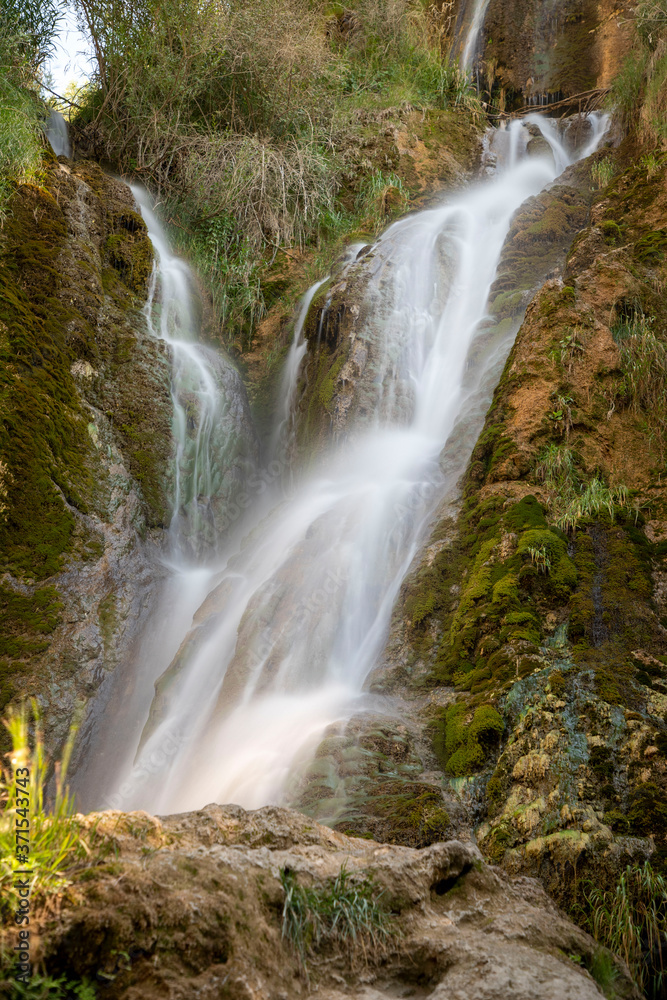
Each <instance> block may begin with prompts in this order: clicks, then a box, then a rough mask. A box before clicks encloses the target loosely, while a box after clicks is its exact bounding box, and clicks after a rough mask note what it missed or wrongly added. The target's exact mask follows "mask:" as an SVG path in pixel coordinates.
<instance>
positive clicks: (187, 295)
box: [132, 185, 254, 568]
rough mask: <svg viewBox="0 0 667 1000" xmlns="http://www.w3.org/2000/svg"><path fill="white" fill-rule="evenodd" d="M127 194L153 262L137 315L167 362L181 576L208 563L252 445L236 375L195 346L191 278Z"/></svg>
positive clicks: (174, 531) (141, 197) (143, 202)
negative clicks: (160, 343) (165, 350)
mask: <svg viewBox="0 0 667 1000" xmlns="http://www.w3.org/2000/svg"><path fill="white" fill-rule="evenodd" d="M132 193H133V194H134V197H135V199H136V201H137V204H138V205H139V207H140V209H141V213H142V216H143V218H144V220H145V222H146V224H147V226H148V231H149V235H150V238H151V241H152V243H153V248H154V251H155V255H156V262H155V266H154V268H153V275H152V279H151V285H150V290H149V294H148V299H147V302H146V306H145V309H144V314H145V317H146V322H147V324H148V327H149V330H151V332H152V333H153V335H154V336H155V337H157V338H160V339H162V340H164V341H165V343H167V344H168V345H169V348H170V350H171V354H172V359H173V361H172V402H173V407H174V411H173V412H174V419H173V435H174V440H175V442H176V459H175V463H174V480H175V489H174V497H173V516H172V521H171V525H170V530H169V536H170V544H171V554H172V559H173V561H174V562H175V563H176V564H178V565H179V566H180V567H181V568H183V567H184V566H186V565H193V564H195V565H196V564H200V563H201V562H202V561H204V562H205V561H207V560H209V561H210V560H211V559H212V558H213V557H214V556H215V553H216V551H217V549H218V546H219V543H220V539H221V537H222V536H223V535H224V534H225V531H226V529H227V527H228V524H229V516H228V506H229V503H230V501H231V500H232V498H233V496H234V494H235V493H236V492H238V489H239V488H240V485H241V484H242V483H243V482H244V481H245V480H246V479H247V478H248V476H249V475H250V474H251V473H252V471H253V470H254V455H253V450H254V441H253V440H252V430H251V428H250V427H249V425H248V422H247V418H246V417H245V413H244V409H243V403H242V401H243V388H242V385H241V381H240V378H239V376H238V373H237V372H236V370H235V369H234V368H233V366H232V365H231V364H230V363H229V362H228V361H226V360H225V359H223V358H222V357H221V355H219V354H218V353H217V352H216V351H215V350H213V349H212V348H209V347H205V346H203V345H202V344H200V343H198V342H197V340H196V338H197V333H198V321H197V317H196V316H195V304H194V298H193V294H192V277H191V274H190V271H189V269H188V267H187V265H186V263H185V261H183V260H181V259H180V258H179V257H177V256H176V255H175V254H174V253H173V252H172V251H171V249H170V247H169V242H168V240H167V237H166V235H165V233H164V231H163V229H162V227H161V226H160V224H159V222H158V220H157V217H156V216H155V213H154V212H153V209H152V206H151V202H150V199H149V197H148V195H147V193H146V191H145V190H144V189H143V188H141V187H139V186H138V185H134V186H132Z"/></svg>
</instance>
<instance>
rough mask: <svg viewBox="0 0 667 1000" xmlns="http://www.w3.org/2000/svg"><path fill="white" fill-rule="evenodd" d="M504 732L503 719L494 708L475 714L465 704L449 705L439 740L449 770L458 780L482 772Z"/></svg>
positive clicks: (490, 707) (489, 707) (488, 706)
mask: <svg viewBox="0 0 667 1000" xmlns="http://www.w3.org/2000/svg"><path fill="white" fill-rule="evenodd" d="M503 730H504V723H503V720H502V717H501V716H500V714H499V713H498V712H497V711H496V709H495V708H493V706H492V705H480V706H479V708H477V709H476V710H475V711H474V713H471V712H470V711H469V709H468V707H467V705H466V704H465V703H463V702H457V703H456V704H454V705H450V706H449V708H448V709H447V710H446V713H445V719H444V734H443V736H442V737H441V738H440V743H441V747H442V748H444V751H445V756H446V766H447V769H448V770H449V771H451V773H452V774H453V775H454V776H455V777H463V776H465V775H468V774H472V773H473V772H474V771H477V770H479V769H480V768H481V767H483V766H484V764H485V762H486V761H487V759H488V757H489V756H490V755H491V754H492V753H493V752H494V751H495V749H496V748H497V746H498V744H499V742H500V738H501V736H502V733H503ZM443 740H444V742H443Z"/></svg>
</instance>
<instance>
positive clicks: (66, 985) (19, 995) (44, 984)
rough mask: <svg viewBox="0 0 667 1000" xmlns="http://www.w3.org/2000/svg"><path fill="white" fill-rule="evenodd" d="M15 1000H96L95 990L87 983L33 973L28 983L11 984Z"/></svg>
mask: <svg viewBox="0 0 667 1000" xmlns="http://www.w3.org/2000/svg"><path fill="white" fill-rule="evenodd" d="M12 989H13V991H14V992H13V994H12V996H13V997H14V998H15V1000H96V997H97V995H98V994H97V990H96V989H95V987H94V986H93V984H92V983H90V982H88V981H84V982H81V981H79V982H77V981H75V980H71V979H68V978H67V977H66V976H59V977H58V978H55V979H54V978H53V977H52V976H43V975H40V973H35V972H33V974H32V975H31V977H30V982H29V983H26V984H24V983H19V982H15V983H12Z"/></svg>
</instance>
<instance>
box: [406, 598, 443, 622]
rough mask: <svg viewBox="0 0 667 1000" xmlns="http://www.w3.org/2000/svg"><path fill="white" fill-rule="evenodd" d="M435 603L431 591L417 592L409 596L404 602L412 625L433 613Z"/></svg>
mask: <svg viewBox="0 0 667 1000" xmlns="http://www.w3.org/2000/svg"><path fill="white" fill-rule="evenodd" d="M435 605H436V597H435V593H434V592H433V591H427V592H426V593H417V594H415V595H414V596H412V597H410V598H409V599H408V600H407V601H406V604H405V610H406V612H407V614H408V616H409V618H410V621H411V622H412V624H413V625H414V626H417V625H421V623H422V622H423V621H424V620H425V619H426V618H428V617H429V616H430V615H432V614H433V611H434V610H435Z"/></svg>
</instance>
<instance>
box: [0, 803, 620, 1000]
mask: <svg viewBox="0 0 667 1000" xmlns="http://www.w3.org/2000/svg"><path fill="white" fill-rule="evenodd" d="M82 822H83V823H84V825H86V826H89V827H90V826H91V825H93V824H95V825H97V829H98V831H99V833H100V834H101V836H102V837H104V838H108V840H109V842H110V843H111V844H112V845H113V853H114V858H115V860H114V861H113V863H110V864H109V863H106V864H101V865H99V866H98V867H92V868H89V869H88V870H87V871H86V873H85V879H82V880H81V881H79V882H77V883H75V885H74V886H73V887H72V889H71V890H70V893H69V895H68V898H67V901H65V902H63V905H62V907H61V909H60V911H59V913H58V915H57V917H53V916H52V915H49V914H48V912H46V911H44V912H43V914H42V916H41V918H40V920H39V935H38V936H37V937H36V941H37V942H38V947H39V955H35V960H39V961H40V962H44V964H45V966H46V968H47V970H48V971H49V972H51V973H52V974H58V973H59V972H61V971H64V970H67V973H68V974H69V975H70V976H71V975H72V974H74V975H77V976H86V975H88V976H90V975H97V976H98V978H99V977H101V978H102V979H103V980H104V982H105V984H106V985H105V993H106V994H107V995H108V996H109V998H110V1000H130V998H131V997H134V996H136V995H137V991H138V990H140V991H141V995H142V996H143V997H146V998H147V1000H151V998H153V997H155V998H157V997H164V996H165V995H166V994H167V993H168V995H169V996H170V997H174V998H183V1000H185V998H187V997H191V996H192V995H193V992H194V991H196V992H197V995H199V996H210V997H214V996H220V995H224V996H227V997H236V998H241V997H256V998H260V997H261V998H262V1000H278V998H280V997H299V996H301V997H308V996H318V997H327V998H329V1000H338V998H342V997H343V996H345V997H354V998H357V1000H371V998H373V1000H376V998H384V997H391V996H397V995H405V994H406V992H409V993H410V995H419V996H435V995H440V993H443V995H445V994H446V995H447V996H448V997H466V1000H469V998H475V1000H496V998H497V1000H501V998H503V1000H504V998H506V997H507V996H510V995H511V996H512V997H517V998H522V1000H563V998H566V997H570V998H572V1000H575V998H576V1000H595V998H600V997H602V995H603V994H602V992H601V990H600V988H599V987H598V985H597V984H596V982H595V981H594V980H593V978H592V977H591V976H590V975H589V973H588V972H587V971H586V968H587V966H589V965H590V963H591V961H592V958H593V955H594V954H595V953H596V951H597V945H596V944H595V942H594V941H593V940H592V939H591V938H590V937H588V936H587V935H586V934H584V933H583V932H582V931H580V930H579V929H578V928H577V927H575V926H574V924H572V923H571V922H570V921H568V920H567V919H566V918H565V917H564V916H563V914H561V913H560V912H559V911H558V910H557V908H556V907H555V906H554V904H553V903H552V902H550V901H549V899H548V898H547V896H546V895H545V894H544V892H543V890H542V889H541V888H540V887H539V885H538V883H537V882H535V881H533V880H532V879H528V878H511V877H508V876H507V875H506V874H504V873H501V872H499V871H497V870H494V869H492V868H490V867H488V866H487V865H486V864H484V863H483V862H482V861H481V859H480V857H479V853H478V852H477V850H476V849H475V848H474V847H472V846H469V845H466V844H463V843H460V842H457V841H448V842H443V843H437V844H433V845H432V846H431V847H427V848H425V849H423V850H414V849H411V848H407V847H392V846H389V845H382V844H378V843H375V842H373V841H368V840H359V839H354V838H349V837H345V836H342V835H340V834H337V833H334V832H332V831H331V830H328V829H326V828H325V827H321V826H319V825H318V824H316V823H314V822H313V821H312V820H310V819H308V818H307V817H304V816H302V815H300V814H299V813H295V812H292V811H289V810H285V809H278V808H275V807H267V808H265V809H261V810H259V811H257V812H254V813H246V812H244V811H243V810H242V809H240V808H238V807H236V806H217V805H211V806H207V807H206V808H205V809H203V810H201V811H199V812H197V813H186V814H182V815H179V816H172V817H165V818H163V819H155V818H153V817H150V816H148V815H147V814H145V813H130V814H121V813H102V814H97V815H95V814H93V815H91V816H89V817H86V819H85V820H82ZM343 866H345V868H346V870H347V871H348V872H349V873H350V875H349V877H351V878H352V880H354V879H355V878H362V877H363V878H367V879H368V878H370V879H371V880H372V884H373V885H374V886H375V890H374V891H375V893H376V894H377V893H381V895H380V897H379V898H380V901H381V905H382V906H383V907H384V908H385V909H386V910H387V911H388V913H389V914H390V923H389V927H390V936H389V938H388V940H387V943H386V946H385V947H384V948H383V949H382V951H381V953H380V954H378V956H377V959H376V958H374V956H373V955H371V954H367V956H366V960H365V961H364V960H363V958H362V957H361V956H360V955H359V954H357V953H356V952H355V950H354V948H352V947H351V946H350V947H349V948H346V947H342V948H336V947H334V946H329V945H324V944H323V945H322V946H321V947H320V948H318V947H315V949H314V952H313V954H312V957H311V958H310V959H309V960H308V961H307V969H308V975H306V973H305V971H304V967H303V965H302V964H301V962H300V961H299V959H298V956H297V955H296V954H295V952H294V950H293V949H292V948H291V947H290V945H289V943H288V941H287V940H286V939H285V938H283V937H282V934H281V927H282V909H283V903H284V898H285V897H284V891H283V888H282V886H281V883H280V879H279V875H280V872H281V870H282V871H285V870H288V871H290V872H291V873H292V877H293V878H294V879H296V882H297V883H298V884H300V885H305V886H309V887H310V889H311V890H312V891H314V892H318V891H319V890H321V889H324V888H326V886H327V885H330V882H328V880H331V879H332V878H334V877H335V876H336V875H337V874H338V873H339V872H340V871H341V868H342V867H343ZM14 933H15V932H13V931H11V930H5V932H4V936H5V941H6V942H7V943H9V942H11V940H12V935H13V934H14ZM119 956H122V958H121V957H119ZM617 969H618V977H619V978H618V980H617V988H618V991H619V995H622V996H625V997H627V998H636V997H638V994H637V993H636V992H634V991H633V989H632V986H631V985H630V982H629V979H628V976H627V972H626V970H625V969H624V968H623V967H622V966H621V965H620V963H617ZM223 984H224V993H223V994H221V992H220V991H221V989H223Z"/></svg>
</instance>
